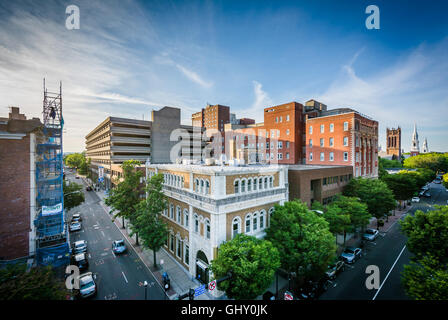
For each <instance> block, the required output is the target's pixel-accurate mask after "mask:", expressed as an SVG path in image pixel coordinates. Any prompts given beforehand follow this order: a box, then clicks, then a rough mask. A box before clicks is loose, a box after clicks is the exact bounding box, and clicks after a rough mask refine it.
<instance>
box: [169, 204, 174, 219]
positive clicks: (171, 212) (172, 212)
mask: <svg viewBox="0 0 448 320" xmlns="http://www.w3.org/2000/svg"><path fill="white" fill-rule="evenodd" d="M170 218H171V219H173V220H174V205H172V204H170Z"/></svg>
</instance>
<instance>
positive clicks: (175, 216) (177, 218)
mask: <svg viewBox="0 0 448 320" xmlns="http://www.w3.org/2000/svg"><path fill="white" fill-rule="evenodd" d="M168 207H169V208H168V209H165V210H164V211H163V215H164V216H166V217H167V218H169V219H171V220H172V221H174V222H176V223H177V224H178V225H180V226H182V227H184V228H185V229H187V230H188V228H189V223H190V213H189V211H188V209H184V211H183V213H182V208H181V207H180V206H176V208H174V205H173V204H172V203H171V204H170V205H169V206H168ZM182 216H183V219H182ZM193 220H194V221H193V223H194V225H193V231H194V232H195V233H197V234H200V231H199V230H200V226H199V224H200V221H199V216H198V214H197V213H194V216H193ZM204 226H205V229H204V230H205V232H204V237H205V238H206V239H207V240H209V239H210V228H211V227H210V220H209V219H207V218H206V219H204Z"/></svg>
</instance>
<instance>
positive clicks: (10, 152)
mask: <svg viewBox="0 0 448 320" xmlns="http://www.w3.org/2000/svg"><path fill="white" fill-rule="evenodd" d="M41 128H42V123H41V122H40V120H39V119H38V118H33V119H31V120H27V119H26V116H25V115H23V114H20V112H19V108H16V107H12V108H11V112H10V113H9V117H8V118H0V164H1V165H0V176H1V177H2V178H1V179H0V196H1V205H0V260H12V259H17V258H25V257H29V256H32V255H34V253H35V237H36V232H35V227H34V218H35V204H36V180H35V149H36V142H37V141H39V139H40V137H41Z"/></svg>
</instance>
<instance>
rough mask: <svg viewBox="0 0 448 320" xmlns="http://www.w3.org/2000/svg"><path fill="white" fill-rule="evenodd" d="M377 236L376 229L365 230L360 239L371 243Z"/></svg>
mask: <svg viewBox="0 0 448 320" xmlns="http://www.w3.org/2000/svg"><path fill="white" fill-rule="evenodd" d="M419 200H420V199H419ZM378 234H379V232H378V230H376V229H367V230H366V231H364V234H363V235H362V238H363V239H364V240H368V241H373V240H375V239H376V238H377V237H378Z"/></svg>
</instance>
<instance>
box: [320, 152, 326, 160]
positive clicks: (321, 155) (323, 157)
mask: <svg viewBox="0 0 448 320" xmlns="http://www.w3.org/2000/svg"><path fill="white" fill-rule="evenodd" d="M320 161H325V153H323V152H321V153H320Z"/></svg>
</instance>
